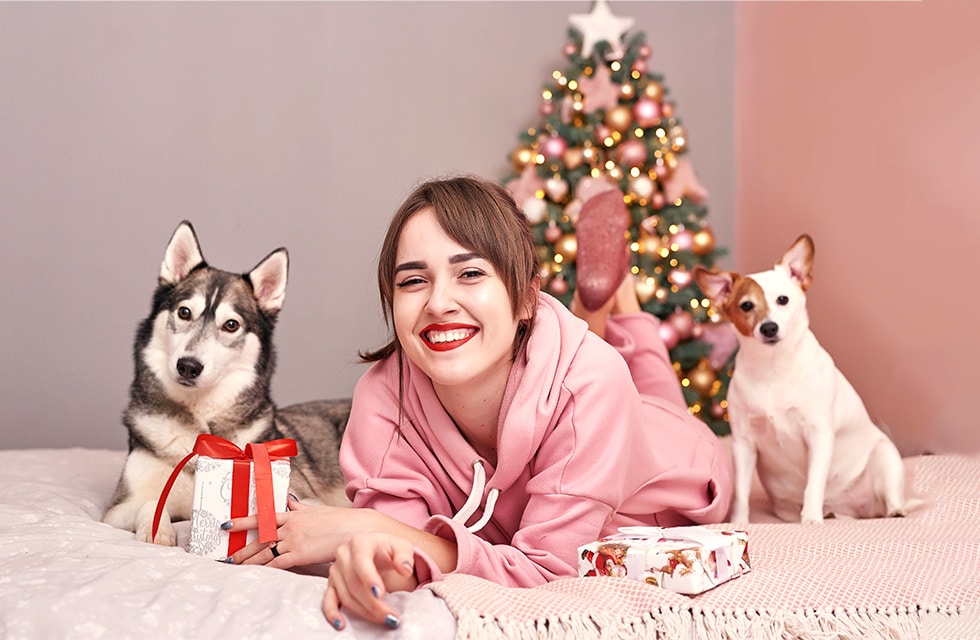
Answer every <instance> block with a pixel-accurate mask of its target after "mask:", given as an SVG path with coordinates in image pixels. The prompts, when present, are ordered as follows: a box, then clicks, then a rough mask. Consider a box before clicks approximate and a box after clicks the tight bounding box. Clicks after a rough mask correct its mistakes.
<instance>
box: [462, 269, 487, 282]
mask: <svg viewBox="0 0 980 640" xmlns="http://www.w3.org/2000/svg"><path fill="white" fill-rule="evenodd" d="M485 275H486V273H485V272H484V271H482V270H481V269H467V270H466V271H464V272H463V273H462V274H461V275H460V277H461V278H463V279H464V280H472V279H474V278H480V277H482V276H485Z"/></svg>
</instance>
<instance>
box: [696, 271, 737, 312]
mask: <svg viewBox="0 0 980 640" xmlns="http://www.w3.org/2000/svg"><path fill="white" fill-rule="evenodd" d="M693 273H694V280H695V281H696V282H697V283H698V286H699V287H701V291H703V292H704V295H706V296H708V298H709V299H710V300H711V303H712V304H714V305H715V306H716V307H718V308H719V309H720V308H722V307H724V306H725V303H726V302H727V301H728V296H730V295H731V294H732V288H733V287H734V285H735V276H734V275H733V274H731V273H728V272H725V271H708V270H707V269H705V268H704V267H703V266H701V265H697V266H695V267H694V271H693Z"/></svg>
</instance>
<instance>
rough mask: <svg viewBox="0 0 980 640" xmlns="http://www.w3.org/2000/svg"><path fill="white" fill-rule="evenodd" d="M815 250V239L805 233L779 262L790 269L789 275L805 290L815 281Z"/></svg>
mask: <svg viewBox="0 0 980 640" xmlns="http://www.w3.org/2000/svg"><path fill="white" fill-rule="evenodd" d="M813 252H814V247H813V239H812V238H811V237H810V236H808V235H807V234H805V233H804V234H803V235H802V236H800V237H799V238H797V239H796V242H794V243H793V246H792V247H790V248H789V249H787V250H786V253H784V254H783V257H782V258H780V259H779V262H778V263H777V264H780V265H782V266H784V267H786V268H787V269H789V275H790V276H791V277H792V278H793V279H794V280H796V281H797V282H799V283H800V288H801V289H803V290H804V291H806V290H807V289H808V288H809V287H810V283H812V282H813Z"/></svg>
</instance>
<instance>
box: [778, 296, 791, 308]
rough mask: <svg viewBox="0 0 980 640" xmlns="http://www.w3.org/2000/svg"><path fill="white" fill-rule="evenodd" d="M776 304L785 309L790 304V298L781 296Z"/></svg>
mask: <svg viewBox="0 0 980 640" xmlns="http://www.w3.org/2000/svg"><path fill="white" fill-rule="evenodd" d="M776 304H778V305H779V306H781V307H783V306H786V305H788V304H789V296H779V297H778V298H776Z"/></svg>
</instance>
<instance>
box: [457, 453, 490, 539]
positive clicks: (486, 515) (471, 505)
mask: <svg viewBox="0 0 980 640" xmlns="http://www.w3.org/2000/svg"><path fill="white" fill-rule="evenodd" d="M486 486H487V472H486V470H484V468H483V461H482V460H474V461H473V487H472V488H471V489H470V495H469V496H467V498H466V502H464V503H463V506H462V508H461V509H460V510H459V512H458V513H457V514H456V515H454V516H453V520H454V521H455V522H460V523H462V524H464V525H465V524H466V521H467V520H469V519H470V516H472V515H473V514H474V513H476V510H477V508H478V507H479V506H480V499H481V498H482V497H483V490H484V489H485V488H486ZM499 493H500V490H499V489H496V488H492V489H490V492H489V493H488V494H487V504H486V507H484V509H483V516H482V517H481V518H480V519H479V520H477V521H476V522H474V523H473V524H471V525H470V526H468V527H466V530H467V531H469V532H470V533H476V532H477V531H479V530H480V529H482V528H483V527H485V526H486V524H487V523H488V522H490V518H491V517H492V516H493V507H494V505H495V504H497V495H498V494H499Z"/></svg>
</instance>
